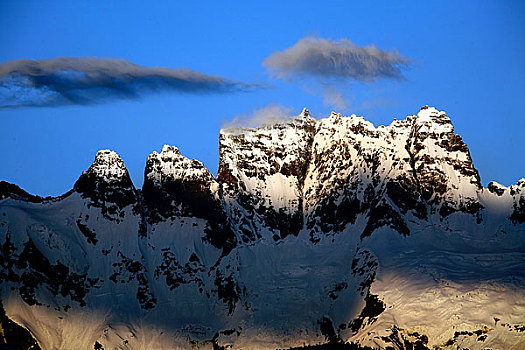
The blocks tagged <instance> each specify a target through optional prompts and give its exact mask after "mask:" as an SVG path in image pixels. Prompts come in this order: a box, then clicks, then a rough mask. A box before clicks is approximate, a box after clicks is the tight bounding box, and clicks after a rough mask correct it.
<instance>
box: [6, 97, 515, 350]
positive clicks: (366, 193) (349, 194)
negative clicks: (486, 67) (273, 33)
mask: <svg viewBox="0 0 525 350" xmlns="http://www.w3.org/2000/svg"><path fill="white" fill-rule="evenodd" d="M219 147H220V152H219V153H220V163H219V171H218V175H217V179H215V178H214V177H213V175H212V174H211V173H210V172H209V171H208V170H207V169H206V168H205V167H204V166H203V164H202V163H201V162H199V161H197V160H191V159H188V158H186V157H184V156H183V155H181V154H180V152H179V150H178V149H177V148H176V147H171V146H164V147H163V148H162V151H161V152H160V153H157V152H153V153H152V154H151V155H149V156H148V158H147V163H146V169H145V176H144V184H143V187H142V189H141V190H136V189H135V187H134V186H133V184H132V182H131V179H130V177H129V174H128V171H127V170H126V167H125V166H124V163H123V161H122V160H121V159H120V157H119V156H118V155H117V154H116V153H115V152H112V151H107V150H105V151H100V152H98V153H97V155H96V157H95V161H94V162H93V164H92V165H91V166H90V167H89V169H87V170H86V171H85V172H84V173H83V174H82V175H81V177H80V178H79V180H78V181H77V182H76V184H75V186H74V189H73V190H72V191H70V192H68V193H67V194H65V195H64V196H61V197H57V198H41V197H38V196H33V195H30V194H28V193H26V192H25V191H23V190H22V189H20V188H19V187H17V186H15V185H12V184H9V183H6V182H0V281H2V283H1V284H0V301H2V302H3V305H4V308H5V313H6V315H7V317H8V318H9V319H11V321H9V322H11V323H9V325H10V327H11V326H13V327H12V328H13V329H17V328H16V327H14V325H15V323H16V324H18V325H20V326H22V327H24V328H26V329H28V330H29V331H30V334H31V336H33V337H34V338H35V339H36V340H37V341H38V344H39V346H40V347H41V348H42V349H55V348H67V349H93V348H95V349H101V348H106V349H107V348H122V349H139V348H176V349H188V348H211V347H213V348H233V349H253V348H257V349H275V348H291V347H296V348H299V347H301V346H303V345H304V344H311V345H314V346H317V345H316V344H321V343H326V342H328V343H327V345H326V347H329V348H331V347H340V348H356V349H357V348H366V346H371V347H372V348H377V347H379V348H389V347H390V348H394V349H404V348H418V349H424V348H429V349H430V348H442V349H452V348H457V347H461V348H473V349H475V348H480V347H481V346H483V347H489V348H512V347H514V348H520V347H523V346H524V345H525V332H524V330H525V325H524V324H523V320H522V314H523V312H522V311H523V308H524V306H523V303H522V300H524V298H525V275H524V272H523V271H525V256H524V255H523V252H524V251H525V179H522V180H520V181H519V182H518V183H517V184H516V185H513V186H510V187H506V186H503V185H500V184H498V183H496V182H491V183H489V185H488V187H487V188H483V187H482V186H481V183H480V180H479V175H478V172H477V170H476V169H475V168H474V165H473V163H472V159H471V157H470V153H469V149H468V148H467V146H466V144H465V143H464V142H463V141H462V139H461V137H460V136H459V135H456V134H455V133H454V128H453V126H452V123H451V121H450V119H449V118H448V116H447V115H446V113H444V112H440V111H438V110H436V109H434V108H429V107H426V106H425V107H423V108H422V109H421V111H420V112H419V113H418V114H417V115H412V116H408V117H406V118H405V119H403V120H394V121H393V122H392V123H391V124H390V125H387V126H378V127H376V126H374V125H373V124H372V123H370V122H368V121H366V120H365V119H363V118H361V117H357V116H355V115H352V116H349V117H344V116H341V115H340V114H337V113H332V114H331V115H330V116H329V117H328V118H325V119H321V120H316V119H314V118H312V117H311V116H310V114H309V112H308V111H307V110H304V111H303V112H302V113H301V114H300V115H299V116H297V117H294V118H290V119H289V120H288V121H286V122H283V123H278V124H274V125H266V126H263V127H260V128H255V129H230V130H221V132H220V135H219ZM493 299H497V302H494V303H492V300H493ZM0 316H1V315H0ZM0 318H1V317H0ZM6 320H7V318H5V319H4V318H2V320H1V323H2V325H3V324H7V323H6V322H8V321H6ZM13 322H14V323H13ZM17 332H18V331H17ZM22 333H23V332H22ZM22 338H23V341H24V342H25V341H27V342H29V343H30V342H31V337H28V336H27V334H24V336H23V337H22ZM2 339H4V338H2V334H0V344H1V341H2ZM29 343H28V344H29ZM24 344H25V343H24ZM318 346H319V348H323V346H324V345H318Z"/></svg>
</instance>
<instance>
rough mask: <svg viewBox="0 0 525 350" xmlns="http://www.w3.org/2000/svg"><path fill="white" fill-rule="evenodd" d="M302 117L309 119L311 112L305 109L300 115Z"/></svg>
mask: <svg viewBox="0 0 525 350" xmlns="http://www.w3.org/2000/svg"><path fill="white" fill-rule="evenodd" d="M299 116H301V117H309V116H310V111H309V110H308V109H306V108H303V110H302V112H301V114H300V115H299Z"/></svg>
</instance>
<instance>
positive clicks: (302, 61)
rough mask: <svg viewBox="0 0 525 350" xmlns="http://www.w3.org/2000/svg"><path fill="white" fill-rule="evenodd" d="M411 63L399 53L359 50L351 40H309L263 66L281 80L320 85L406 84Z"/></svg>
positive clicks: (278, 53)
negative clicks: (380, 81)
mask: <svg viewBox="0 0 525 350" xmlns="http://www.w3.org/2000/svg"><path fill="white" fill-rule="evenodd" d="M410 64H411V61H410V59H408V58H406V57H404V56H402V55H401V54H399V53H398V52H397V51H387V50H381V49H378V48H377V47H375V45H373V44H372V45H369V46H357V45H356V44H354V43H353V42H351V41H350V40H348V39H341V40H338V41H333V40H328V39H322V38H314V37H306V38H303V39H301V40H299V41H298V42H297V43H296V44H295V45H293V46H292V47H289V48H287V49H286V50H284V51H279V52H275V53H273V54H271V55H270V56H269V57H267V58H266V59H265V60H264V62H263V65H264V66H265V67H266V68H267V69H268V70H269V71H271V72H273V73H274V74H275V75H276V76H277V77H278V78H281V79H284V80H289V79H292V78H296V77H306V76H310V77H314V78H316V79H318V80H320V81H326V80H330V79H343V80H344V79H350V80H356V81H361V82H371V81H375V80H378V79H396V80H403V79H404V76H403V74H402V70H403V68H406V67H408V66H410Z"/></svg>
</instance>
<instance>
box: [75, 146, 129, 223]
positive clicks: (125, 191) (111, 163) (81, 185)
mask: <svg viewBox="0 0 525 350" xmlns="http://www.w3.org/2000/svg"><path fill="white" fill-rule="evenodd" d="M73 189H74V190H75V191H76V192H78V193H80V194H81V195H82V196H83V197H84V198H89V199H90V200H91V201H92V204H93V205H94V206H97V207H100V208H101V209H102V213H103V214H104V216H106V217H107V218H111V219H116V220H118V219H117V218H118V217H120V216H121V215H123V209H124V208H125V207H127V206H129V205H134V204H136V203H137V193H136V190H135V186H133V183H132V182H131V178H130V176H129V173H128V170H127V169H126V166H125V165H124V162H123V161H122V159H121V158H120V156H119V155H118V154H117V153H115V152H113V151H110V150H100V151H98V152H97V154H96V156H95V161H94V162H93V163H92V164H91V166H90V167H89V168H88V169H87V170H86V171H84V172H83V173H82V175H81V176H80V177H79V179H78V180H77V182H76V183H75V185H74V187H73Z"/></svg>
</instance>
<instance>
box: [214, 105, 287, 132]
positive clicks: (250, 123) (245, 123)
mask: <svg viewBox="0 0 525 350" xmlns="http://www.w3.org/2000/svg"><path fill="white" fill-rule="evenodd" d="M290 118H291V108H288V107H284V106H282V105H279V104H269V105H268V106H266V107H263V108H260V109H256V110H254V111H253V112H252V113H250V114H242V115H238V116H236V117H234V118H233V119H232V120H229V121H226V122H224V123H223V125H222V129H232V128H255V127H258V126H263V125H272V124H277V123H283V122H286V121H288V120H289V119H290Z"/></svg>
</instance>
